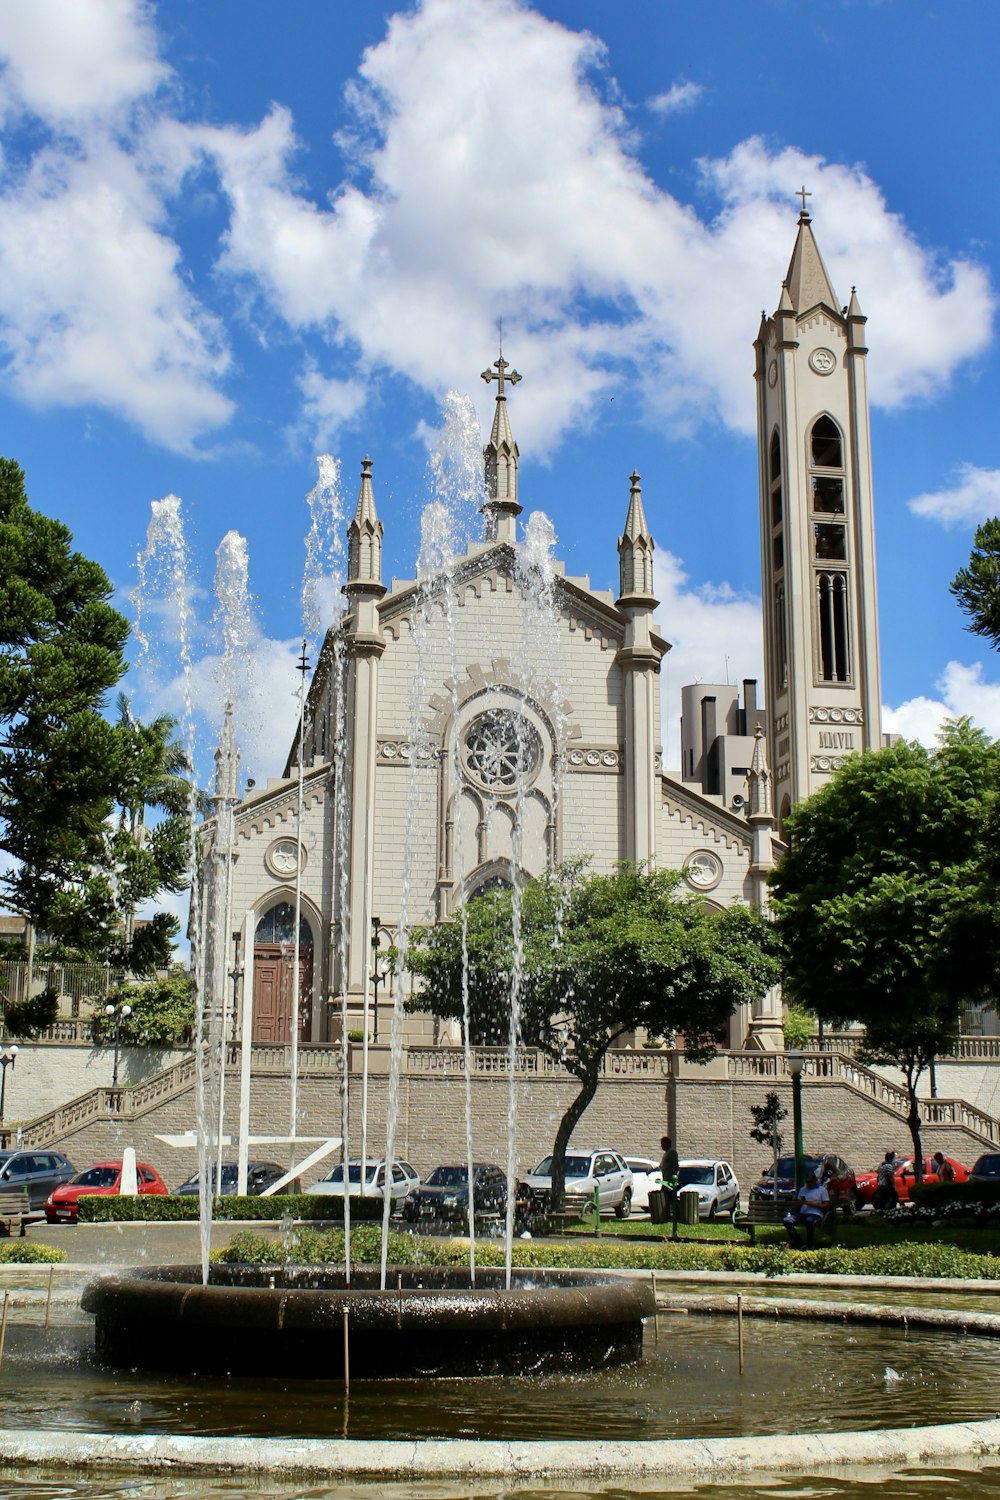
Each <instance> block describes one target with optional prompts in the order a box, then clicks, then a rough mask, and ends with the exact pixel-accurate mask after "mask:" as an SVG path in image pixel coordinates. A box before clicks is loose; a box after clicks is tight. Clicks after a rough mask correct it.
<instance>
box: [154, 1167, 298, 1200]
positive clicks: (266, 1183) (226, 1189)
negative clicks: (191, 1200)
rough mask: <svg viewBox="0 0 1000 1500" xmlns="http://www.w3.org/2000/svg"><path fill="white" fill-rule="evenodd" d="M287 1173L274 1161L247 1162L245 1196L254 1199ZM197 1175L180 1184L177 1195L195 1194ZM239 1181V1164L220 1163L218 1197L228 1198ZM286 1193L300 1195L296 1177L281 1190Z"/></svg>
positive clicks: (213, 1179)
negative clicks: (220, 1185)
mask: <svg viewBox="0 0 1000 1500" xmlns="http://www.w3.org/2000/svg"><path fill="white" fill-rule="evenodd" d="M287 1171H288V1168H287V1167H279V1166H278V1163H277V1162H275V1161H251V1162H247V1195H248V1196H249V1197H256V1196H257V1195H259V1194H260V1193H262V1192H264V1190H265V1188H269V1187H270V1186H271V1183H272V1182H277V1181H278V1178H279V1177H284V1175H285V1173H286V1172H287ZM199 1180H200V1179H199V1174H198V1173H197V1172H195V1173H194V1175H193V1176H192V1177H189V1178H188V1179H187V1181H186V1182H182V1183H181V1185H180V1187H179V1188H178V1189H177V1192H178V1193H196V1192H197V1191H198V1183H199ZM238 1180H239V1164H238V1163H237V1162H235V1161H224V1162H223V1163H222V1187H221V1189H219V1190H218V1196H219V1197H221V1198H228V1197H229V1196H230V1195H231V1194H233V1193H235V1192H236V1186H237V1182H238ZM212 1182H213V1184H214V1183H215V1172H214V1171H213V1173H212ZM282 1191H283V1192H286V1193H301V1191H302V1184H301V1182H300V1181H299V1179H298V1178H297V1177H293V1179H292V1181H291V1182H289V1183H287V1184H286V1186H285V1187H284V1188H283V1189H282Z"/></svg>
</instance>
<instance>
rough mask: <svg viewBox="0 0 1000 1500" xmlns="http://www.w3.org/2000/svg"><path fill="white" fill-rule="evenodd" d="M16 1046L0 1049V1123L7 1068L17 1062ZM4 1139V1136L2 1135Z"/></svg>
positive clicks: (1, 1122)
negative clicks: (0, 1076)
mask: <svg viewBox="0 0 1000 1500" xmlns="http://www.w3.org/2000/svg"><path fill="white" fill-rule="evenodd" d="M17 1052H18V1049H17V1047H16V1046H11V1047H4V1048H3V1049H2V1050H0V1068H3V1077H2V1078H0V1125H2V1124H3V1106H4V1099H5V1097H6V1094H7V1069H8V1068H12V1067H13V1066H14V1064H15V1063H16V1062H17ZM4 1139H5V1140H6V1137H4Z"/></svg>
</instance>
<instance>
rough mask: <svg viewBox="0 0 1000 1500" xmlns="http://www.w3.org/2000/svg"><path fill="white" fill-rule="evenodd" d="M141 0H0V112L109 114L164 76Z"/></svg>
mask: <svg viewBox="0 0 1000 1500" xmlns="http://www.w3.org/2000/svg"><path fill="white" fill-rule="evenodd" d="M157 52H158V45H157V37H156V32H155V29H154V27H153V22H152V15H151V11H150V8H149V6H148V5H146V4H144V3H142V0H30V4H27V5H26V4H25V3H24V0H0V63H2V64H3V72H2V73H0V110H3V108H4V106H5V105H6V106H7V107H17V106H21V107H24V108H26V109H28V110H30V111H31V112H32V113H33V114H36V115H38V116H40V117H41V118H43V119H46V120H52V121H58V122H60V123H61V124H64V125H69V124H72V123H77V124H79V123H85V124H86V123H91V122H93V121H94V120H95V119H108V118H110V117H113V116H115V115H116V114H118V113H119V112H120V111H121V110H122V109H123V108H127V107H128V106H129V105H131V104H132V103H134V101H135V100H136V99H138V98H140V97H141V96H142V95H144V94H148V93H151V92H152V91H153V90H154V89H156V88H157V87H158V86H159V84H161V83H162V82H164V81H165V79H166V78H167V76H168V73H167V69H166V68H165V67H164V66H163V64H162V63H161V62H160V60H159V58H158V56H157Z"/></svg>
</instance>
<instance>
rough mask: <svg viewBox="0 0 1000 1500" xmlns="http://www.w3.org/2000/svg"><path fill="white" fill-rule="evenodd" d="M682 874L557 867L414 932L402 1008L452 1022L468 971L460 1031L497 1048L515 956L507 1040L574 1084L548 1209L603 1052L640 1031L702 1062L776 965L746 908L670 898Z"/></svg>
mask: <svg viewBox="0 0 1000 1500" xmlns="http://www.w3.org/2000/svg"><path fill="white" fill-rule="evenodd" d="M680 884H681V876H680V875H679V874H677V873H676V872H673V871H666V870H658V871H652V872H645V871H643V870H641V869H639V868H637V867H635V866H634V865H620V866H619V867H618V868H617V869H616V870H615V871H614V873H613V874H610V875H594V874H585V873H584V872H583V870H582V869H581V868H580V867H579V866H576V867H567V868H564V869H561V870H559V871H558V872H555V873H553V874H550V875H547V876H545V877H543V878H542V879H540V880H533V881H530V882H528V883H527V884H526V885H525V886H524V887H523V889H522V891H521V900H520V922H519V931H518V933H517V937H516V939H515V931H514V912H513V895H512V893H511V892H510V891H509V890H494V891H490V892H487V893H484V894H483V895H481V896H477V897H476V898H475V899H474V900H472V901H470V902H469V903H468V905H467V906H466V908H465V916H466V923H465V925H466V928H467V933H468V942H467V950H468V962H467V968H466V966H465V964H464V962H463V953H462V923H461V922H460V921H453V922H448V923H442V924H439V925H437V926H434V927H429V928H426V929H424V930H423V931H422V932H420V933H417V934H415V938H414V942H413V945H412V947H411V949H410V953H409V957H408V962H409V965H410V967H411V968H412V969H413V971H414V972H415V973H417V974H419V975H420V976H421V978H422V980H423V988H422V990H421V992H420V994H419V995H418V996H416V997H415V998H414V1000H413V1002H412V1007H413V1008H414V1009H420V1010H426V1009H430V1010H431V1011H432V1012H434V1013H435V1014H437V1015H439V1016H443V1017H447V1018H452V1019H455V1018H457V1019H461V1018H462V1015H463V1003H462V992H463V974H467V982H468V996H469V1012H470V1024H471V1028H472V1032H473V1035H474V1036H475V1037H476V1038H477V1039H479V1040H482V1041H488V1042H493V1043H495V1044H499V1043H502V1042H504V1041H506V1039H507V1035H508V1029H509V1023H510V995H511V976H512V975H513V974H514V971H515V948H517V949H518V950H519V953H520V965H519V972H520V987H519V1008H520V1038H519V1041H520V1044H522V1045H524V1046H527V1047H537V1048H538V1049H539V1050H540V1051H541V1052H543V1053H544V1054H545V1055H546V1056H547V1057H550V1058H551V1059H552V1060H553V1061H554V1062H556V1063H558V1064H559V1065H560V1066H562V1067H564V1068H565V1069H566V1071H567V1072H568V1073H570V1074H571V1076H572V1077H573V1078H575V1079H576V1081H577V1083H578V1085H579V1089H578V1092H577V1093H576V1095H575V1097H574V1098H573V1099H572V1101H571V1103H570V1104H569V1106H568V1108H567V1109H566V1111H565V1113H564V1115H563V1117H562V1119H561V1120H560V1122H559V1126H558V1128H557V1131H556V1138H555V1144H554V1146H553V1152H552V1158H553V1160H552V1201H553V1206H554V1207H555V1208H558V1207H560V1206H561V1204H562V1199H563V1191H564V1185H565V1158H566V1147H567V1145H568V1144H569V1141H570V1139H571V1136H572V1133H573V1130H574V1128H575V1127H576V1125H577V1123H578V1122H579V1120H580V1119H581V1117H582V1116H583V1113H584V1111H585V1110H586V1109H587V1106H588V1105H589V1104H590V1102H591V1100H592V1099H593V1097H594V1094H595V1093H596V1091H597V1085H598V1083H599V1081H600V1077H601V1071H602V1064H603V1061H604V1057H605V1054H606V1053H607V1051H608V1049H609V1047H611V1046H612V1045H613V1044H614V1042H615V1041H617V1040H618V1039H619V1038H620V1037H621V1036H623V1035H624V1034H625V1033H626V1032H630V1031H633V1030H635V1029H636V1028H638V1027H644V1028H645V1029H646V1030H648V1031H650V1032H652V1033H653V1034H654V1035H656V1036H665V1035H669V1034H670V1033H673V1032H678V1031H680V1032H683V1033H684V1044H685V1047H686V1050H687V1054H688V1056H689V1057H692V1058H694V1059H695V1060H699V1059H706V1058H708V1057H710V1056H711V1055H712V1054H713V1052H714V1050H715V1047H716V1044H717V1042H718V1041H719V1039H720V1037H721V1034H722V1031H723V1028H724V1026H725V1024H726V1022H727V1020H728V1018H729V1016H730V1015H731V1014H732V1012H733V1011H734V1009H735V1008H736V1007H737V1006H738V1005H740V1004H743V1003H745V1002H749V1001H752V1000H754V999H757V998H758V997H759V996H761V995H763V994H764V993H765V992H766V990H767V989H769V988H770V986H771V985H772V984H774V983H775V982H776V980H777V977H778V963H777V959H776V957H775V956H774V952H773V935H772V931H771V928H770V926H769V924H768V923H767V922H765V921H764V919H763V918H762V917H761V916H760V915H759V914H758V913H757V912H755V911H753V910H751V909H750V908H748V907H745V906H732V907H729V908H727V909H726V910H725V911H723V912H713V911H711V910H710V909H709V908H707V907H706V906H705V905H704V903H703V902H701V901H700V900H698V899H684V898H682V896H681V894H680V889H679V887H680Z"/></svg>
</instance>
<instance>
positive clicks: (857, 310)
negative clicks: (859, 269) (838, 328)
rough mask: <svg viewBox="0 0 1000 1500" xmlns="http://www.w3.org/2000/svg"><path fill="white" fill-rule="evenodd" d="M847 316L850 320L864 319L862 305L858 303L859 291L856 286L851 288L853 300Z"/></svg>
mask: <svg viewBox="0 0 1000 1500" xmlns="http://www.w3.org/2000/svg"><path fill="white" fill-rule="evenodd" d="M847 316H848V317H849V318H863V317H864V313H863V312H862V311H861V303H860V302H859V301H858V289H857V287H854V286H852V287H851V300H850V303H849V304H848V307H847Z"/></svg>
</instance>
